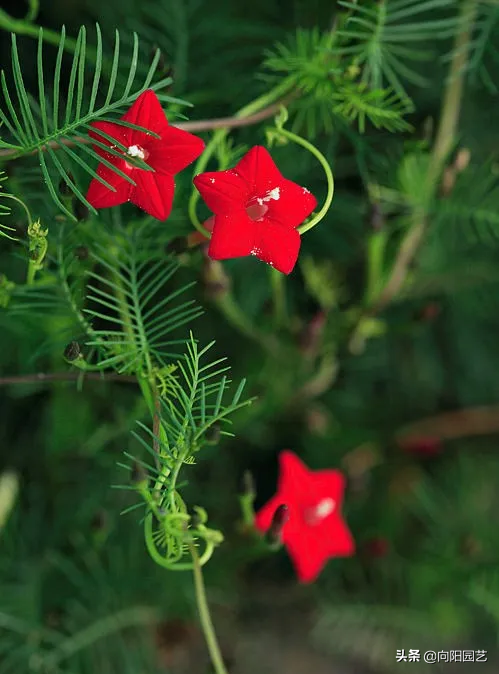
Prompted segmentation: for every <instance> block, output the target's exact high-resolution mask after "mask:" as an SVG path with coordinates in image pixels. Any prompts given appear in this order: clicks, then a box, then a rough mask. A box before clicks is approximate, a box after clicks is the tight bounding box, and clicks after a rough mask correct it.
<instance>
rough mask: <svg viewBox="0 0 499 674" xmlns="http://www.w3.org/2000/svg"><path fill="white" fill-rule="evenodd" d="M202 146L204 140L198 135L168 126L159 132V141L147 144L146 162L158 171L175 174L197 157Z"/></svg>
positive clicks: (203, 145)
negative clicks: (162, 131) (147, 155)
mask: <svg viewBox="0 0 499 674" xmlns="http://www.w3.org/2000/svg"><path fill="white" fill-rule="evenodd" d="M204 147H205V144H204V141H203V140H202V139H201V138H198V136H194V135H193V134H192V133H187V131H182V129H176V128H175V127H173V126H169V127H168V128H167V129H166V131H164V133H162V134H161V143H159V142H157V143H154V142H153V143H150V144H149V145H148V149H149V152H150V154H149V157H148V158H147V163H148V164H149V165H150V166H152V167H153V168H154V169H155V170H156V171H157V172H158V173H169V174H170V175H175V173H178V172H179V171H182V170H183V169H185V167H186V166H189V164H191V163H192V162H193V161H194V160H195V159H197V158H198V157H199V155H200V154H201V152H202V151H203V149H204Z"/></svg>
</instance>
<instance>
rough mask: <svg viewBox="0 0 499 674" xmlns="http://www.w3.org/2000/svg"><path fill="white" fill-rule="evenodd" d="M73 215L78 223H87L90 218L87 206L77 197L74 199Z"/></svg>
mask: <svg viewBox="0 0 499 674" xmlns="http://www.w3.org/2000/svg"><path fill="white" fill-rule="evenodd" d="M73 213H74V215H75V218H76V219H77V220H78V222H85V221H86V220H88V218H89V217H90V211H89V210H88V208H87V206H85V204H83V203H82V202H81V201H80V200H79V199H77V198H76V197H74V198H73Z"/></svg>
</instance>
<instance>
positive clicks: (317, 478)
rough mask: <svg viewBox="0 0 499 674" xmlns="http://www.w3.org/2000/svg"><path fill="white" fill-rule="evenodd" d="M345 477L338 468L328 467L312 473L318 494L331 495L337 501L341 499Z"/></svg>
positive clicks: (339, 501)
mask: <svg viewBox="0 0 499 674" xmlns="http://www.w3.org/2000/svg"><path fill="white" fill-rule="evenodd" d="M345 483H346V479H345V476H344V475H343V473H341V472H340V471H339V470H334V469H329V470H321V471H317V472H316V473H315V474H314V485H315V489H316V491H317V493H318V494H325V495H326V496H331V497H332V498H334V500H335V501H336V502H337V503H341V501H342V500H343V493H344V491H345Z"/></svg>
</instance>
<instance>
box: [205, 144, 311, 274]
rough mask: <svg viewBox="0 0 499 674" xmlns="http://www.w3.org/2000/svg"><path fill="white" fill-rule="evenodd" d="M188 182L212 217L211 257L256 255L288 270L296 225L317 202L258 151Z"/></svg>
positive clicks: (292, 259)
mask: <svg viewBox="0 0 499 674" xmlns="http://www.w3.org/2000/svg"><path fill="white" fill-rule="evenodd" d="M194 184H195V186H196V187H197V189H198V190H199V192H200V193H201V196H202V197H203V199H204V201H205V202H206V205H207V206H208V208H209V209H210V210H211V211H213V213H214V214H215V218H214V221H213V234H212V237H211V240H210V247H209V250H208V255H209V256H210V257H211V258H212V259H214V260H225V259H228V258H232V257H245V256H246V255H256V257H258V259H260V260H262V261H263V262H267V264H270V265H272V266H273V267H275V268H276V269H278V270H279V271H281V272H283V273H284V274H289V273H290V272H291V271H292V270H293V267H294V266H295V263H296V260H297V259H298V252H299V250H300V243H301V240H300V234H299V232H298V231H297V227H298V226H299V225H300V224H301V223H302V222H303V221H304V220H305V218H307V217H308V216H309V215H310V213H311V212H312V211H313V210H314V208H315V207H316V205H317V201H316V199H315V197H314V196H313V195H312V194H311V193H310V192H309V191H308V190H307V189H305V188H304V187H300V186H299V185H297V184H296V183H293V182H291V180H287V179H286V178H284V177H283V176H282V174H281V173H280V172H279V170H278V168H277V166H276V165H275V164H274V161H273V160H272V157H271V156H270V154H269V153H268V152H267V150H266V149H265V148H264V147H260V146H257V147H253V148H252V149H251V150H250V151H249V152H247V153H246V154H245V155H244V157H243V158H242V159H241V161H240V162H239V163H238V164H237V165H236V166H235V167H234V168H232V169H229V170H227V171H216V172H207V173H201V174H200V175H198V176H196V177H195V178H194Z"/></svg>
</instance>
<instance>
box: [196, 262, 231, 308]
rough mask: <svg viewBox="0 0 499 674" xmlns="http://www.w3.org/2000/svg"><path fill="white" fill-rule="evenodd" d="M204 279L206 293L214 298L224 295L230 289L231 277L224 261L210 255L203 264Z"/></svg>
mask: <svg viewBox="0 0 499 674" xmlns="http://www.w3.org/2000/svg"><path fill="white" fill-rule="evenodd" d="M202 281H203V286H204V289H205V292H206V295H207V296H208V297H209V298H210V299H212V300H216V299H220V298H221V297H224V296H225V295H227V293H228V292H229V290H230V279H229V277H228V276H227V274H226V273H225V271H224V268H223V265H222V263H221V262H219V261H218V260H212V259H211V258H209V257H208V256H206V258H205V262H204V265H203V274H202Z"/></svg>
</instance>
